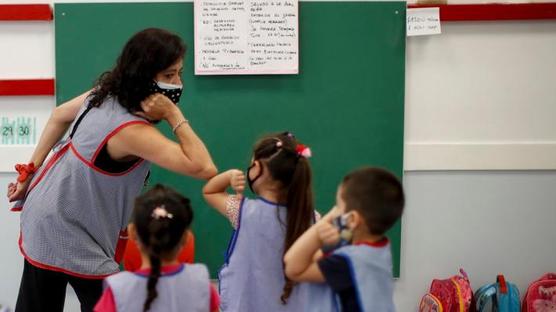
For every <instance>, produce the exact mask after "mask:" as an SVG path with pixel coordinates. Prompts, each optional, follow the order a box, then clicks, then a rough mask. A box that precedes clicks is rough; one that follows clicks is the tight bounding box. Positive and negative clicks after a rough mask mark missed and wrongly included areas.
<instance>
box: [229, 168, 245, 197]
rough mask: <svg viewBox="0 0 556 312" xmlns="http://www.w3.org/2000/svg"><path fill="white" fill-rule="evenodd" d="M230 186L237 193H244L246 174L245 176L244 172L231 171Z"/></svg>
mask: <svg viewBox="0 0 556 312" xmlns="http://www.w3.org/2000/svg"><path fill="white" fill-rule="evenodd" d="M230 186H231V187H232V189H233V190H234V191H235V192H236V193H238V194H242V193H243V191H244V190H245V174H243V171H241V170H237V169H232V170H230Z"/></svg>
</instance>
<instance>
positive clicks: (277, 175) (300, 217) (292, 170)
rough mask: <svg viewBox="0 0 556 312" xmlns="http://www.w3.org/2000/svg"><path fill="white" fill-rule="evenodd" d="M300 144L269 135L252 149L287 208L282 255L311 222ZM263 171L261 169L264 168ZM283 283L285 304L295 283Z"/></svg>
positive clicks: (308, 175) (306, 166) (305, 165)
mask: <svg viewBox="0 0 556 312" xmlns="http://www.w3.org/2000/svg"><path fill="white" fill-rule="evenodd" d="M298 147H300V144H299V142H298V141H297V140H296V139H295V137H294V136H293V135H292V134H291V133H289V132H284V133H278V134H271V135H268V136H265V137H263V138H262V139H260V140H259V141H258V142H257V143H256V144H255V147H254V149H253V160H258V161H261V162H263V163H264V164H265V165H266V168H267V169H268V171H269V173H270V176H271V177H272V179H273V180H275V181H277V182H280V184H281V186H282V190H283V191H284V193H283V194H282V195H284V196H285V200H286V206H287V217H286V237H285V240H284V253H285V252H286V251H287V250H288V249H289V248H290V247H291V245H292V244H293V243H294V242H295V241H296V239H297V238H299V236H301V234H303V232H305V231H306V230H307V229H308V228H309V227H311V225H312V223H313V220H314V205H313V191H312V185H311V167H310V166H309V161H308V160H307V158H306V157H304V156H302V155H301V154H300V153H299V152H298ZM263 170H264V169H263ZM284 278H285V279H286V284H285V285H284V290H283V293H282V296H281V297H280V299H281V300H282V303H284V304H285V303H286V302H287V300H288V298H289V296H290V295H291V292H292V290H293V287H294V283H293V282H292V281H291V280H289V279H288V278H287V277H286V275H285V274H284Z"/></svg>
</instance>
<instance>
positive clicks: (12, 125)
mask: <svg viewBox="0 0 556 312" xmlns="http://www.w3.org/2000/svg"><path fill="white" fill-rule="evenodd" d="M36 127H37V117H27V116H17V117H1V119H0V130H1V132H2V133H1V134H2V141H1V142H0V144H1V145H34V144H36V143H37V135H36V133H37V132H36Z"/></svg>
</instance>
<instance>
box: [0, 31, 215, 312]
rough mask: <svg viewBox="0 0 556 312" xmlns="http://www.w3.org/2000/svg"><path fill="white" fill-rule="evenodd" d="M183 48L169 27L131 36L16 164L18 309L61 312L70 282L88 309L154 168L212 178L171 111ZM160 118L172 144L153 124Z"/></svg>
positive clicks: (200, 147) (193, 138)
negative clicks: (169, 131) (25, 161)
mask: <svg viewBox="0 0 556 312" xmlns="http://www.w3.org/2000/svg"><path fill="white" fill-rule="evenodd" d="M96 44H101V43H96ZM185 50H186V47H185V45H184V43H183V42H182V40H181V39H180V38H179V37H178V36H177V35H175V34H173V33H171V32H168V31H166V30H162V29H154V28H151V29H146V30H143V31H141V32H139V33H137V34H135V35H134V36H133V37H132V38H131V39H129V41H128V42H127V43H126V45H125V47H124V49H123V51H122V52H121V54H120V56H119V57H118V59H117V62H116V65H115V67H114V68H113V69H112V70H111V71H109V72H106V73H104V74H102V75H101V76H100V78H99V79H98V81H97V83H96V86H95V87H94V88H93V90H92V91H89V92H86V93H84V94H82V95H81V96H78V97H77V98H74V99H72V100H70V101H68V102H66V103H64V104H63V105H61V106H58V107H57V108H56V109H55V110H54V112H53V113H52V115H51V117H50V119H49V120H48V123H47V124H46V127H45V129H44V131H43V133H42V136H41V138H40V140H39V143H38V145H37V147H36V149H35V151H34V153H33V155H32V157H31V161H30V162H29V163H28V164H20V165H17V166H16V169H17V171H18V172H19V177H18V181H17V183H11V184H10V185H9V186H8V198H9V200H10V201H17V203H16V205H15V206H14V208H13V210H16V211H18V210H19V211H21V213H22V214H21V234H20V239H19V246H20V249H21V252H22V254H23V256H24V257H25V263H24V270H23V276H22V279H21V285H20V289H19V296H18V299H17V306H16V311H18V312H19V311H63V306H64V301H65V294H66V286H67V284H68V283H69V284H70V285H71V286H72V287H73V289H74V290H75V292H76V294H77V296H78V299H79V301H80V303H81V310H82V311H92V309H93V307H94V305H95V303H96V301H97V300H98V298H99V297H100V295H101V293H102V279H103V278H104V277H106V276H108V275H111V274H113V273H116V272H118V271H119V267H118V261H117V259H118V258H119V256H120V254H121V251H122V250H121V249H120V248H119V246H125V244H121V243H118V241H119V238H122V236H124V235H125V234H124V233H125V229H126V227H127V225H128V221H129V218H130V215H131V211H132V207H133V202H134V199H135V197H136V196H137V195H139V193H140V191H141V188H142V187H143V185H144V182H145V180H146V178H147V175H148V172H149V168H150V164H151V163H155V164H157V165H159V166H160V167H162V168H165V169H168V170H170V171H173V172H176V173H180V174H183V175H188V176H191V177H195V178H199V179H207V178H210V177H212V176H213V175H215V174H216V167H215V166H214V163H213V161H212V159H211V157H210V154H209V153H208V151H207V149H206V147H205V145H204V144H203V142H202V141H201V140H200V139H199V137H198V136H197V135H196V134H195V132H194V131H193V129H192V128H191V126H190V124H189V122H188V120H187V119H186V118H185V117H184V115H183V113H182V112H181V111H180V109H179V108H178V106H177V105H176V103H177V102H178V101H179V98H180V95H181V92H182V82H181V78H180V76H181V73H182V68H183V58H184V55H185ZM158 121H165V122H167V123H168V125H169V126H170V127H171V128H172V131H173V133H174V135H175V136H176V138H177V140H178V141H179V143H176V142H174V141H172V140H170V139H168V138H166V137H165V136H164V135H163V134H162V133H160V132H159V131H158V130H157V129H156V128H155V127H154V126H153V123H154V122H158ZM70 125H71V127H70ZM68 129H71V130H70V131H69V135H68V136H67V137H66V138H65V139H63V140H61V139H62V137H63V136H64V134H65V133H66V132H67V130H68ZM57 142H58V144H56V143H57ZM55 145H56V146H55ZM50 150H52V152H53V153H52V155H51V157H50V158H49V159H48V161H46V162H44V161H45V159H46V157H47V155H48V153H49V152H50Z"/></svg>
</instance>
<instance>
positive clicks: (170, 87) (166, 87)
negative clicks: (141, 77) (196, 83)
mask: <svg viewBox="0 0 556 312" xmlns="http://www.w3.org/2000/svg"><path fill="white" fill-rule="evenodd" d="M150 91H151V94H153V93H160V94H164V95H165V96H167V97H168V98H169V99H170V100H171V101H172V102H174V104H176V105H177V104H178V102H179V101H180V97H181V94H182V91H183V85H175V84H171V83H165V82H161V81H153V82H152V84H151V90H150Z"/></svg>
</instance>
